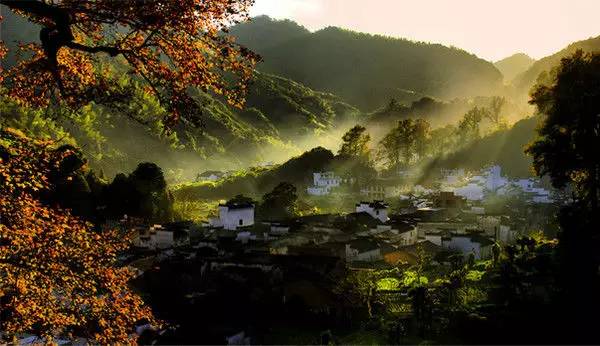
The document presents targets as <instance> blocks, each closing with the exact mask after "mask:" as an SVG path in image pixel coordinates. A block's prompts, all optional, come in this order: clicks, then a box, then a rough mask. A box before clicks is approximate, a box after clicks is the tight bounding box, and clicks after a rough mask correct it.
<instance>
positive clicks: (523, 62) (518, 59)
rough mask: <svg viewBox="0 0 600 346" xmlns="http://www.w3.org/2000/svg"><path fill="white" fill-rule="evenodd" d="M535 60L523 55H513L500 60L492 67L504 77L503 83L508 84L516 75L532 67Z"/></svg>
mask: <svg viewBox="0 0 600 346" xmlns="http://www.w3.org/2000/svg"><path fill="white" fill-rule="evenodd" d="M534 62H535V59H533V58H531V57H530V56H529V55H527V54H525V53H517V54H513V55H511V56H509V57H506V58H504V59H502V60H499V61H496V62H495V63H494V66H496V68H497V69H498V70H500V72H502V75H503V76H504V82H505V83H510V82H511V81H512V80H513V79H514V78H515V77H516V76H517V75H519V74H521V73H523V72H525V71H527V69H529V68H530V67H531V65H533V63H534Z"/></svg>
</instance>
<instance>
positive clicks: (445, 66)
mask: <svg viewBox="0 0 600 346" xmlns="http://www.w3.org/2000/svg"><path fill="white" fill-rule="evenodd" d="M269 27H273V29H269ZM277 28H286V29H285V30H282V31H281V32H279V31H277ZM231 32H232V33H234V34H235V35H236V36H238V37H239V42H240V43H242V44H244V45H246V46H247V47H248V48H250V49H255V50H257V51H258V52H259V53H261V55H262V56H263V59H264V62H263V63H262V64H261V65H259V69H260V70H263V71H267V72H270V73H274V74H277V75H281V76H284V77H287V78H290V79H292V80H295V81H298V82H301V83H303V84H306V85H307V86H309V87H311V88H313V89H315V90H323V91H328V92H331V93H334V94H336V95H339V96H340V97H342V98H343V99H344V100H345V101H346V102H348V103H350V104H353V105H356V106H358V107H359V108H361V109H362V110H365V111H366V110H373V109H376V108H378V107H381V106H383V105H384V104H386V103H387V102H388V101H389V100H390V98H392V97H394V98H396V99H397V100H398V101H400V102H403V103H404V102H411V101H415V100H416V99H419V98H420V97H422V96H423V95H430V96H434V97H437V98H441V99H452V98H454V97H468V96H477V95H487V94H490V93H493V91H494V90H495V89H496V88H497V87H498V86H499V85H501V83H502V74H501V73H500V72H499V71H498V70H497V69H496V68H495V67H494V65H493V64H492V63H490V62H488V61H485V60H483V59H479V58H478V57H476V56H475V55H473V54H470V53H468V52H465V51H463V50H460V49H456V48H449V47H445V46H442V45H440V44H429V43H421V42H412V41H409V40H405V39H396V38H389V37H384V36H378V35H370V34H363V33H357V32H353V31H349V30H344V29H340V28H336V27H329V28H325V29H323V30H320V31H317V32H315V33H311V34H306V32H305V30H304V29H303V28H299V27H296V26H295V25H294V24H293V23H292V22H289V21H285V22H281V21H275V20H271V19H269V18H266V17H259V18H256V19H254V21H252V22H250V23H245V24H242V25H238V26H236V27H233V28H232V29H231ZM262 32H278V35H277V36H276V37H277V41H278V42H280V43H278V44H275V45H271V46H270V47H265V46H264V44H263V42H262V41H264V38H263V39H261V38H260V36H259V35H258V33H262ZM282 33H284V34H282ZM284 36H287V37H288V38H287V39H284Z"/></svg>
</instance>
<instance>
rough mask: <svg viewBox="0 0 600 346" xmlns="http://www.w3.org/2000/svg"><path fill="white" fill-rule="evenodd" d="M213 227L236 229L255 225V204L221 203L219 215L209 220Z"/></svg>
mask: <svg viewBox="0 0 600 346" xmlns="http://www.w3.org/2000/svg"><path fill="white" fill-rule="evenodd" d="M209 225H210V226H211V227H223V228H224V229H226V230H236V229H238V228H239V227H246V226H252V225H254V204H252V203H226V204H220V205H219V217H218V218H212V219H210V220H209Z"/></svg>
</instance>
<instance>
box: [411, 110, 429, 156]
mask: <svg viewBox="0 0 600 346" xmlns="http://www.w3.org/2000/svg"><path fill="white" fill-rule="evenodd" d="M430 130H431V126H430V125H429V122H428V121H427V120H425V119H417V120H416V121H415V124H414V126H413V133H414V134H413V136H414V141H415V143H414V146H415V153H416V154H417V156H418V157H419V159H422V158H424V157H425V156H426V155H427V151H428V150H429V138H430Z"/></svg>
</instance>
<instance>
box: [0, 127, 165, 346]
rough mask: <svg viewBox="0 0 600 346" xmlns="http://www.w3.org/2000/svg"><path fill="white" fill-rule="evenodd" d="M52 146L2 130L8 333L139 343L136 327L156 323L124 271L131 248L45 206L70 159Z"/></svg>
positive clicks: (0, 208)
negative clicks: (121, 256) (55, 174)
mask: <svg viewBox="0 0 600 346" xmlns="http://www.w3.org/2000/svg"><path fill="white" fill-rule="evenodd" d="M52 145H53V143H52V142H40V141H34V140H31V139H29V138H27V137H25V136H24V135H22V134H20V133H19V132H16V131H14V130H0V312H1V314H2V318H1V319H0V329H1V330H2V331H3V332H5V333H6V334H5V335H4V336H5V337H10V336H11V335H15V334H17V333H32V334H35V335H37V336H39V337H41V338H43V339H44V340H45V341H46V342H52V339H53V338H55V337H60V338H76V337H86V338H88V339H89V340H90V341H91V342H93V343H101V344H108V343H133V342H135V339H132V337H131V335H132V334H133V335H134V333H133V327H134V324H135V323H136V322H137V321H141V320H145V321H150V322H152V321H154V319H153V317H152V314H151V311H150V310H149V308H148V307H146V306H144V304H143V302H142V300H141V299H140V297H138V296H137V295H135V294H133V293H132V292H131V291H130V290H129V288H128V281H129V280H130V279H131V278H132V275H133V273H132V272H131V271H130V270H129V269H127V268H121V267H118V266H116V258H117V254H118V253H119V252H120V251H122V250H124V249H125V248H126V247H127V246H128V244H127V242H125V241H123V237H122V235H120V234H118V233H117V232H116V231H107V232H104V233H97V232H95V231H94V230H92V226H91V225H90V224H88V223H86V222H84V221H82V220H81V219H79V218H77V217H74V216H72V215H71V214H70V212H69V211H67V210H63V209H60V208H57V207H53V206H50V205H47V204H44V203H42V202H41V201H40V195H41V194H44V192H45V191H46V190H48V189H50V188H51V186H50V183H49V181H50V177H49V175H50V172H51V171H53V170H55V169H56V168H57V167H59V166H60V165H61V162H63V159H64V158H65V156H68V155H70V153H69V152H68V151H64V150H61V151H57V150H52V149H51V146H52Z"/></svg>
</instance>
